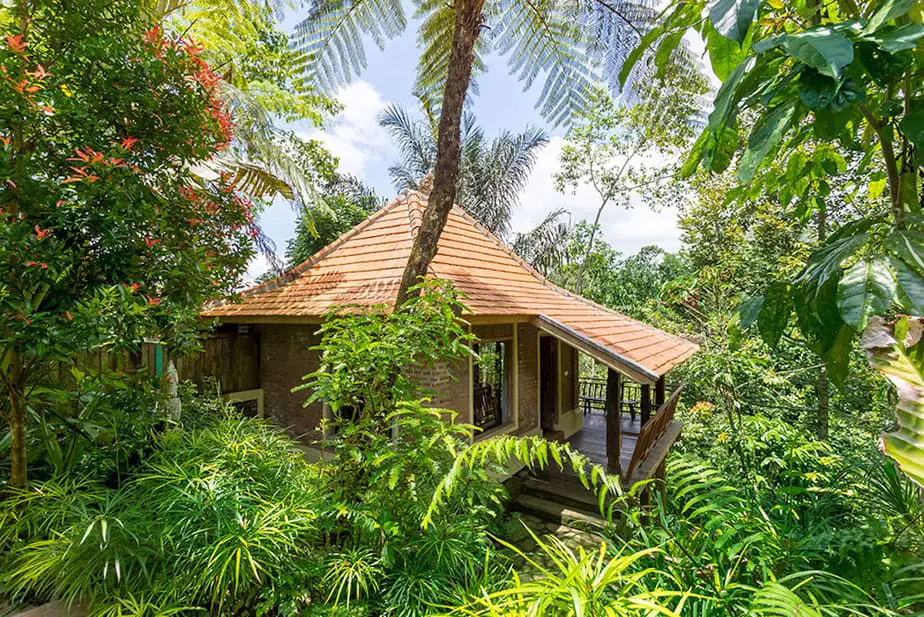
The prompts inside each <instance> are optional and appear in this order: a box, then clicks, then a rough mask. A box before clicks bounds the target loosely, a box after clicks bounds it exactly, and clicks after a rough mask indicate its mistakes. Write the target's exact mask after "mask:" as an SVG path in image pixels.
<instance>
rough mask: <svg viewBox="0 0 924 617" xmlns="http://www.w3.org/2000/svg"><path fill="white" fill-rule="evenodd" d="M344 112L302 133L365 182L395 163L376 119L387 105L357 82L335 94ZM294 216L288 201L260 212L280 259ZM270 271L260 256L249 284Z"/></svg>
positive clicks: (252, 265)
mask: <svg viewBox="0 0 924 617" xmlns="http://www.w3.org/2000/svg"><path fill="white" fill-rule="evenodd" d="M337 99H338V100H339V101H340V102H341V103H342V104H343V111H342V112H341V113H340V114H339V115H337V117H336V118H334V119H333V121H332V122H331V123H330V124H329V126H328V127H327V129H326V130H324V131H317V130H315V131H302V132H299V135H300V136H301V137H303V138H305V139H317V140H319V141H320V142H321V143H323V144H324V146H325V147H326V148H327V149H328V150H330V152H331V153H333V154H334V155H335V156H337V157H338V158H339V159H340V168H339V169H340V171H341V172H343V173H348V174H353V175H356V176H358V177H359V178H360V179H363V180H367V179H368V177H369V175H370V173H369V172H370V169H371V168H373V167H375V166H383V165H387V164H390V163H391V161H393V160H395V153H394V149H393V147H392V145H391V141H390V139H389V137H388V134H387V133H386V132H385V130H384V129H383V128H382V127H380V126H379V124H378V121H377V116H378V114H379V112H380V111H381V110H382V109H383V108H385V106H386V105H388V101H386V100H385V99H384V98H383V97H382V95H381V94H380V93H379V92H378V91H377V90H376V89H375V88H374V87H373V86H372V84H370V83H369V82H367V81H357V82H355V83H352V84H350V85H348V86H345V87H344V88H341V89H340V91H339V92H338V93H337ZM295 220H296V213H295V212H294V211H293V210H292V207H291V206H290V205H289V203H288V202H286V201H285V200H282V199H276V200H275V201H274V202H273V203H272V204H270V206H269V207H268V208H267V209H266V210H264V211H263V213H262V214H261V216H260V225H261V227H262V229H263V232H264V233H265V234H266V235H267V236H269V237H270V238H271V239H272V240H273V242H274V243H275V244H276V253H277V255H278V256H280V257H282V255H283V253H284V252H285V247H286V242H287V241H288V240H289V238H291V237H292V235H293V234H294V232H295ZM268 270H269V263H268V262H267V260H266V258H265V257H264V256H263V255H258V256H256V257H254V258H253V260H251V262H250V266H249V268H248V272H247V279H248V281H250V282H252V281H253V280H254V279H255V278H256V277H258V276H259V275H261V274H263V273H264V272H266V271H268Z"/></svg>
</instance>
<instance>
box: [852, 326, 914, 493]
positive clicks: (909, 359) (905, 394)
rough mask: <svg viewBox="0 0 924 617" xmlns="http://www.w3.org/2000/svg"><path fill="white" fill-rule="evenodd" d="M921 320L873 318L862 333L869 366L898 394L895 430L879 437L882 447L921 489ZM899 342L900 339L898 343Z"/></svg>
mask: <svg viewBox="0 0 924 617" xmlns="http://www.w3.org/2000/svg"><path fill="white" fill-rule="evenodd" d="M922 331H924V318H922V317H902V318H900V319H899V320H898V321H897V322H896V323H895V324H889V323H888V322H886V321H885V320H884V319H881V318H878V317H875V318H873V319H871V320H870V323H869V325H868V326H867V327H866V331H865V332H864V334H863V348H864V349H865V350H866V352H867V354H868V356H869V361H870V364H871V365H872V366H873V367H874V368H876V369H879V371H881V372H882V374H883V375H885V377H886V379H888V380H889V381H890V382H892V385H894V386H895V389H896V391H897V393H898V404H897V406H896V410H895V412H896V416H897V418H898V429H897V430H895V431H893V432H891V433H884V434H883V435H882V447H883V449H884V451H885V453H886V454H887V455H888V456H891V457H892V458H894V459H895V460H896V461H897V462H898V464H899V466H900V467H901V469H902V471H904V472H905V473H906V474H908V476H909V477H910V478H911V479H912V480H914V481H915V482H916V483H917V484H918V485H919V486H922V487H924V344H922V343H921V334H922ZM898 339H900V340H898Z"/></svg>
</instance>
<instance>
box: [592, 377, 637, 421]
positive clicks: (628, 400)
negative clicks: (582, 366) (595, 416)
mask: <svg viewBox="0 0 924 617" xmlns="http://www.w3.org/2000/svg"><path fill="white" fill-rule="evenodd" d="M619 389H620V390H621V392H620V393H619V408H620V411H621V412H622V413H628V414H629V415H631V416H632V419H633V420H634V419H635V416H636V414H637V413H638V412H639V406H640V404H641V398H642V385H641V384H638V383H635V382H634V381H626V380H620V382H619ZM578 407H580V408H581V409H582V410H583V411H584V413H585V414H589V413H590V412H591V410H597V411H603V410H605V409H606V380H605V379H600V378H599V377H581V378H579V379H578Z"/></svg>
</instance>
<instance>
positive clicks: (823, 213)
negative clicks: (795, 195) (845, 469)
mask: <svg viewBox="0 0 924 617" xmlns="http://www.w3.org/2000/svg"><path fill="white" fill-rule="evenodd" d="M817 223H818V227H817V230H816V231H817V234H818V245H819V246H821V245H822V244H824V241H825V238H826V237H827V236H828V207H827V204H824V203H822V205H821V207H820V208H819V209H818V221H817ZM819 360H820V361H821V362H820V366H819V367H818V375H817V379H816V381H815V395H816V397H817V398H818V409H817V411H816V414H815V436H816V437H818V439H819V440H820V441H827V440H828V419H829V417H830V415H831V412H830V402H831V397H830V388H829V387H828V371H827V370H826V369H825V364H824V358H823V357H822V356H820V355H819Z"/></svg>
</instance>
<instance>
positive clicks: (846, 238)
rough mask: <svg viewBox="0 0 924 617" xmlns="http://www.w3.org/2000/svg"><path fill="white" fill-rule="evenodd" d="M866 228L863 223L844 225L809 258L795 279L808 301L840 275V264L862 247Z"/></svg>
mask: <svg viewBox="0 0 924 617" xmlns="http://www.w3.org/2000/svg"><path fill="white" fill-rule="evenodd" d="M868 226H869V224H868V223H867V222H865V221H860V222H858V223H856V224H847V225H844V226H843V227H841V229H839V230H838V232H837V233H835V234H833V235H832V236H831V237H830V238H828V241H827V243H826V244H825V245H824V246H822V247H820V248H818V249H817V250H816V251H815V252H813V253H812V254H811V255H810V256H809V260H808V263H807V264H806V265H805V268H804V269H803V270H802V272H801V273H800V274H799V276H798V278H797V279H796V281H797V282H798V283H800V284H801V285H803V286H804V287H805V289H806V292H807V293H808V294H809V297H808V300H809V301H812V300H814V299H816V298H817V297H818V296H819V291H820V289H821V288H822V287H823V286H824V285H825V283H827V282H828V281H829V280H830V279H832V278H833V277H835V276H838V275H840V271H841V263H843V262H844V260H845V259H847V258H849V257H850V256H851V255H853V254H854V253H856V252H857V251H858V250H859V248H860V247H861V246H863V244H864V243H865V242H866V238H867V234H866V228H867V227H868Z"/></svg>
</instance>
